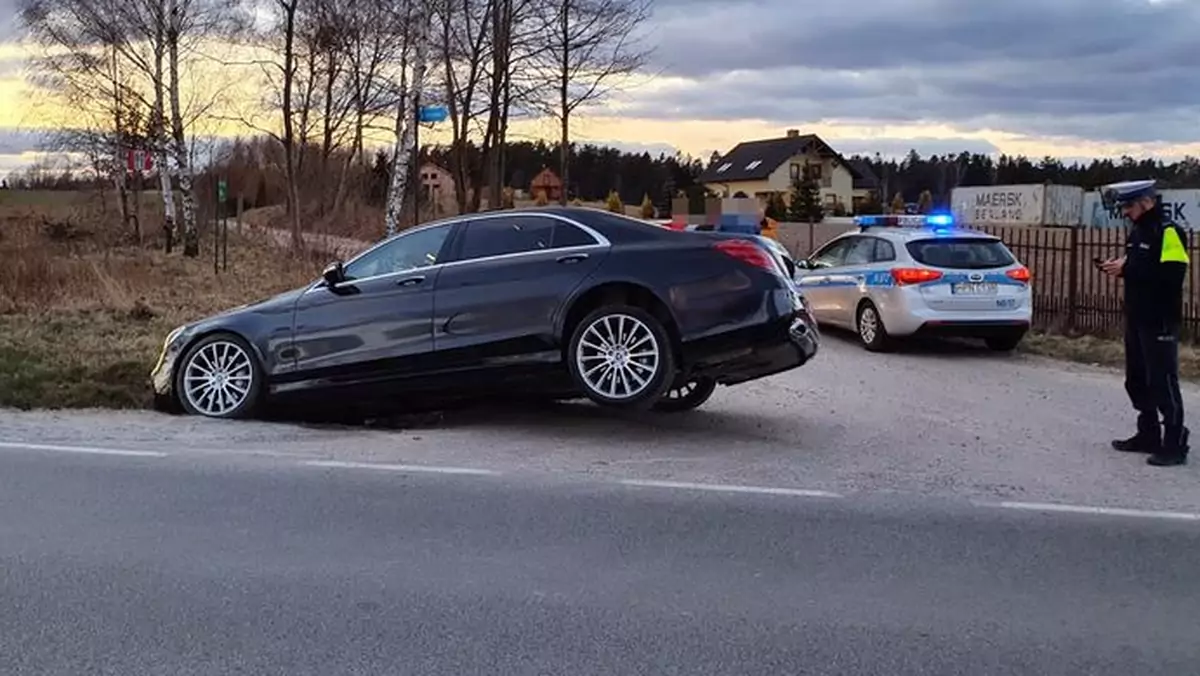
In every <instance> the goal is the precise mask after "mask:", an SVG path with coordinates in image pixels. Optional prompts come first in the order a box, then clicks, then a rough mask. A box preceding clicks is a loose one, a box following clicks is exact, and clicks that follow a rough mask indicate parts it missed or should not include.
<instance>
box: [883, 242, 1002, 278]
mask: <svg viewBox="0 0 1200 676" xmlns="http://www.w3.org/2000/svg"><path fill="white" fill-rule="evenodd" d="M905 246H906V248H907V249H908V253H909V254H910V255H911V256H912V257H913V260H915V261H917V262H918V263H920V264H922V265H928V266H930V267H934V268H949V269H952V270H981V269H984V268H1003V267H1007V266H1009V265H1012V264H1013V263H1014V262H1015V260H1014V259H1013V256H1012V254H1011V253H1010V252H1009V251H1008V247H1006V246H1004V243H1003V242H1001V241H1000V240H998V239H987V238H983V237H958V238H953V237H947V238H943V239H918V240H913V241H911V242H908V243H907V244H906V245H905Z"/></svg>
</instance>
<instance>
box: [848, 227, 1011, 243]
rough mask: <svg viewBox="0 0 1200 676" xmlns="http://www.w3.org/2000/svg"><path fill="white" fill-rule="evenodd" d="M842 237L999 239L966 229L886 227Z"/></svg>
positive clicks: (906, 240)
mask: <svg viewBox="0 0 1200 676" xmlns="http://www.w3.org/2000/svg"><path fill="white" fill-rule="evenodd" d="M844 235H873V236H875V237H882V238H884V239H887V240H892V241H898V242H911V241H913V240H921V239H942V238H955V239H980V240H995V241H999V240H1000V238H999V237H997V236H995V235H993V234H990V233H986V232H980V231H978V230H969V229H967V228H944V229H937V230H934V229H933V228H896V227H886V226H875V227H867V228H863V229H861V230H851V231H850V232H847V233H844Z"/></svg>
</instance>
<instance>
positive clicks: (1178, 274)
mask: <svg viewBox="0 0 1200 676" xmlns="http://www.w3.org/2000/svg"><path fill="white" fill-rule="evenodd" d="M1187 268H1188V253H1187V234H1186V233H1185V232H1184V231H1183V229H1182V228H1180V227H1179V226H1177V225H1175V224H1174V223H1171V222H1169V221H1167V220H1166V218H1165V216H1164V215H1163V212H1162V209H1161V208H1155V209H1151V210H1150V211H1147V212H1146V213H1144V214H1142V217H1141V218H1139V219H1138V220H1137V221H1136V222H1135V223H1134V224H1133V227H1132V228H1130V229H1129V237H1128V238H1127V239H1126V241H1125V267H1124V268H1122V270H1121V276H1122V277H1123V278H1124V280H1125V314H1126V317H1127V318H1128V320H1129V322H1130V323H1131V324H1133V325H1134V326H1140V327H1144V328H1148V329H1156V330H1173V329H1178V328H1179V325H1180V323H1181V321H1182V319H1183V284H1184V280H1185V279H1186V278H1187Z"/></svg>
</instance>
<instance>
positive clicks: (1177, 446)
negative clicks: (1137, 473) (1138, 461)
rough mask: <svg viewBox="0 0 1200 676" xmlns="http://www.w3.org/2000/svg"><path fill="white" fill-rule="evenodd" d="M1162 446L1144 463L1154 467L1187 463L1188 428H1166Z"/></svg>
mask: <svg viewBox="0 0 1200 676" xmlns="http://www.w3.org/2000/svg"><path fill="white" fill-rule="evenodd" d="M1166 432H1167V433H1166V439H1165V442H1166V443H1164V444H1163V447H1162V448H1161V449H1159V450H1158V451H1157V452H1156V453H1154V454H1152V455H1151V456H1150V457H1149V458H1147V459H1146V464H1148V465H1153V466H1155V467H1175V466H1178V465H1183V464H1186V463H1187V456H1188V436H1189V435H1190V432H1189V431H1188V428H1186V427H1182V428H1179V429H1177V430H1171V429H1168V430H1167V431H1166Z"/></svg>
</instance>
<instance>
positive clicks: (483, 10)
mask: <svg viewBox="0 0 1200 676" xmlns="http://www.w3.org/2000/svg"><path fill="white" fill-rule="evenodd" d="M497 2H498V0H441V2H440V3H439V5H438V14H439V15H440V16H439V19H440V21H439V23H440V26H439V28H440V30H439V35H438V38H437V51H438V52H439V54H438V56H439V57H440V61H441V64H440V65H441V75H442V85H443V87H444V90H445V97H446V99H445V100H446V108H447V110H448V112H449V117H450V129H451V141H450V165H451V166H450V173H451V175H453V177H454V196H455V201H456V202H457V204H458V211H459V213H465V212H467V211H477V210H478V209H479V199H480V197H481V195H480V190H479V189H478V188H479V186H478V180H479V175H480V173H481V167H479V166H478V162H477V161H476V158H475V156H474V155H473V154H472V153H471V152H470V145H469V144H470V140H471V136H472V133H473V131H474V130H475V127H476V126H477V125H476V118H477V117H478V116H479V115H480V114H482V113H483V112H485V111H486V107H485V105H481V104H486V103H487V101H486V100H484V99H483V96H482V94H483V93H484V92H483V91H481V86H482V85H483V83H484V79H485V74H486V70H485V66H486V62H487V60H488V58H489V57H490V52H491V49H492V40H491V38H492V29H493V26H494V22H493V20H492V14H493V12H495V10H496V5H497ZM485 142H486V140H485ZM471 188H475V190H474V193H473V197H472V192H471Z"/></svg>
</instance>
